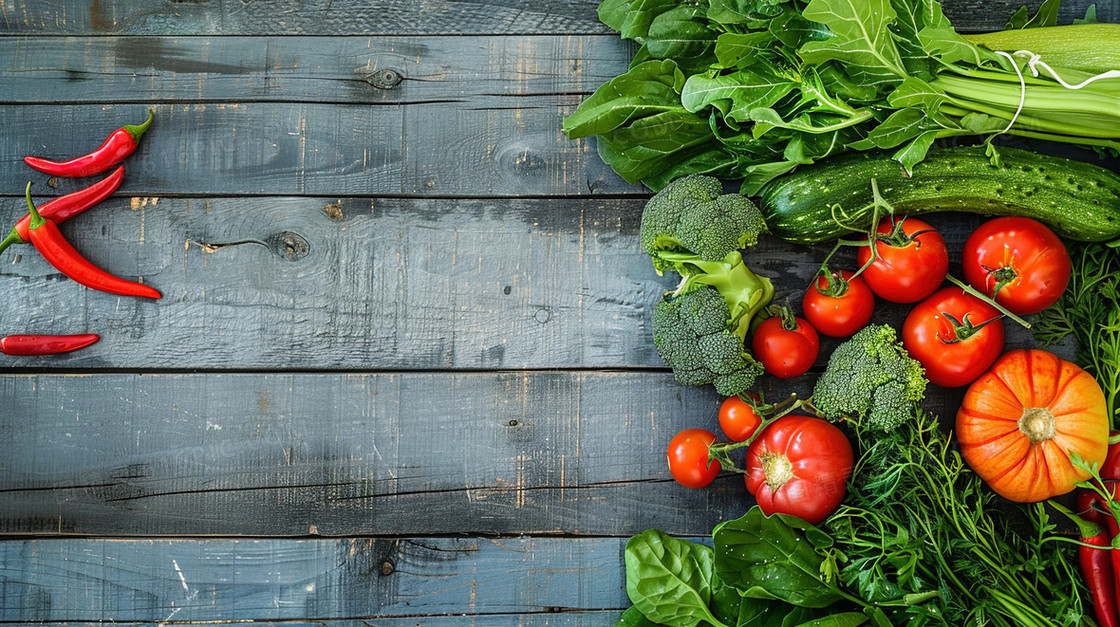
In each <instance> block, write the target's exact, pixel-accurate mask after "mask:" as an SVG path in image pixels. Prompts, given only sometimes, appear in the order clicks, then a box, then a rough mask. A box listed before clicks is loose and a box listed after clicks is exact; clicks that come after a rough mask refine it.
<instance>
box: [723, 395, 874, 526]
mask: <svg viewBox="0 0 1120 627" xmlns="http://www.w3.org/2000/svg"><path fill="white" fill-rule="evenodd" d="M852 464H853V455H852V445H851V443H850V442H848V438H846V437H844V433H843V432H841V431H840V429H838V428H837V427H836V426H835V425H833V424H832V423H830V422H828V421H825V420H821V419H820V418H813V417H811V416H801V415H797V414H790V415H788V416H783V417H781V418H779V419H778V420H776V421H774V422H773V423H771V424H770V425H769V426H768V427H766V430H765V431H763V432H762V433H761V434H760V435H759V436H758V439H756V440H755V441H754V442H752V443H751V445H750V446H748V447H747V461H746V470H747V474H746V475H745V477H744V480H745V481H746V484H747V491H748V492H750V493H751V494H753V495H754V498H755V500H756V501H758V505H759V507H761V508H762V511H763V512H764V513H766V515H767V516H769V515H772V514H776V513H781V514H790V515H793V516H797V517H798V518H802V519H804V520H806V521H808V522H810V523H812V524H814V525H815V524H817V523H820V522H822V521H823V520H824V519H825V518H828V516H829V515H830V514H832V512H834V511H836V508H837V507H839V505H840V502H841V501H843V500H844V494H845V492H846V490H847V483H848V477H850V476H851V474H852Z"/></svg>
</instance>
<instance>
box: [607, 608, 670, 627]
mask: <svg viewBox="0 0 1120 627" xmlns="http://www.w3.org/2000/svg"><path fill="white" fill-rule="evenodd" d="M614 627H659V626H658V624H657V623H655V622H653V621H651V620H650V619H648V618H646V616H645V614H642V613H641V612H640V611H638V607H637V606H636V605H631V606H630V607H629V608H627V610H626V611H625V612H623V613H622V616H621V617H619V619H618V622H617V623H615V625H614Z"/></svg>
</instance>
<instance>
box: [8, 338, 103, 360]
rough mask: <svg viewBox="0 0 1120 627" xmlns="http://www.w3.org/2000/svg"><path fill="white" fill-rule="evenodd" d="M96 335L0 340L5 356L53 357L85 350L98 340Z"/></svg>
mask: <svg viewBox="0 0 1120 627" xmlns="http://www.w3.org/2000/svg"><path fill="white" fill-rule="evenodd" d="M100 339H101V336H100V335H97V334H96V333H83V334H81V335H9V336H7V337H5V338H2V339H0V352H2V353H4V354H5V355H55V354H57V353H69V352H70V351H76V350H78V349H79V348H85V347H87V346H89V345H90V344H93V343H94V342H96V341H97V340H100Z"/></svg>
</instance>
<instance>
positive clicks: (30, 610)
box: [0, 538, 630, 627]
mask: <svg viewBox="0 0 1120 627" xmlns="http://www.w3.org/2000/svg"><path fill="white" fill-rule="evenodd" d="M624 544H625V539H624V538H588V539H560V538H509V539H480V538H396V539H366V538H362V539H340V540H155V541H152V540H135V541H119V540H117V541H113V540H39V541H7V542H2V543H0V620H2V621H19V622H21V623H32V622H34V623H36V624H39V623H40V622H41V621H43V622H48V623H49V622H53V621H76V622H81V621H90V622H98V623H100V624H104V623H105V622H112V623H130V622H148V623H152V624H154V623H156V622H161V623H162V622H167V621H184V622H188V621H189V622H193V621H219V620H224V621H238V622H240V621H287V620H296V621H307V622H311V621H315V620H322V621H335V620H346V619H353V620H357V619H360V620H362V621H369V623H371V624H376V625H402V626H403V625H416V624H424V625H428V624H437V625H448V626H454V625H464V624H472V625H474V624H481V625H527V626H533V627H536V626H539V625H557V624H565V625H566V624H572V622H571V621H572V620H573V619H577V620H578V619H580V617H581V615H585V617H584V618H583V619H582V624H599V625H602V624H613V621H614V620H617V615H618V611H619V610H620V609H622V608H625V607H628V606H629V605H630V602H629V600H628V599H627V597H626V591H625V583H624V582H625V573H624V567H623V562H622V551H623V548H624ZM519 614H524V615H525V616H524V617H520V618H519V617H518V616H517V615H519ZM467 621H470V622H469V623H468V622H467ZM285 624H288V623H285ZM331 624H332V625H333V624H335V623H334V622H332V623H331ZM575 624H580V623H575Z"/></svg>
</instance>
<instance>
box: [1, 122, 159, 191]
mask: <svg viewBox="0 0 1120 627" xmlns="http://www.w3.org/2000/svg"><path fill="white" fill-rule="evenodd" d="M153 116H154V110H153V109H148V119H147V121H145V122H144V123H143V124H130V125H128V126H122V127H121V128H119V129H117V130H115V131H113V133H112V134H111V135H109V137H108V138H107V139H106V140H105V142H104V143H103V144H101V146H99V147H98V148H97V150H94V151H93V152H91V153H89V154H88V155H83V156H81V157H75V158H73V159H71V160H69V161H61V162H59V161H51V160H49V159H42V158H40V157H24V158H23V162H24V163H26V164H27V165H29V166H31V167H32V168H35V169H36V170H38V171H40V172H45V173H46V174H50V175H53V176H67V177H76V176H93V175H94V174H100V173H102V172H104V171H105V170H108V169H109V168H111V167H113V166H114V165H116V164H118V163H120V161H121V159H124V158H125V157H127V156H128V155H130V154H132V152H133V151H134V150H136V146H137V145H139V144H140V138H141V137H142V136H143V135H144V131H147V130H148V127H149V126H151V125H152V118H153Z"/></svg>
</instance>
